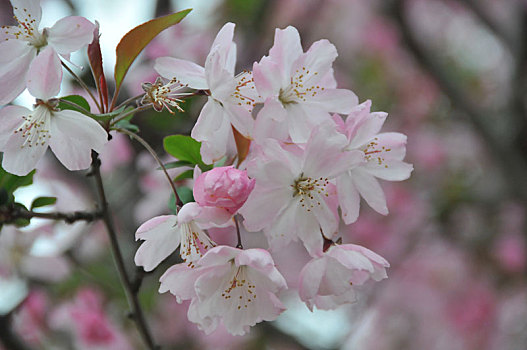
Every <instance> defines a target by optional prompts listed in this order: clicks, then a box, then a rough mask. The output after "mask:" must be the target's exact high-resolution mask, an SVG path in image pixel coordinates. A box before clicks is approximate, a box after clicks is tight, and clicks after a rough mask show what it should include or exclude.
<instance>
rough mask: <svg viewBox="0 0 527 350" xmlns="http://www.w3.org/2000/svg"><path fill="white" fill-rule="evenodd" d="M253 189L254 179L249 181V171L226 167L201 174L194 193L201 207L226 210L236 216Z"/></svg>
mask: <svg viewBox="0 0 527 350" xmlns="http://www.w3.org/2000/svg"><path fill="white" fill-rule="evenodd" d="M253 188H254V179H249V177H248V176H247V171H245V170H238V169H236V168H234V167H232V166H225V167H217V168H214V169H212V170H210V171H207V172H205V173H203V174H201V175H200V176H199V177H198V178H197V179H196V181H195V183H194V189H193V192H194V199H195V200H196V202H197V203H198V204H199V205H201V206H210V207H220V208H225V209H226V210H227V211H229V212H230V213H233V214H234V213H236V211H237V210H238V209H239V208H240V207H241V206H242V205H243V203H245V201H246V200H247V197H248V196H249V194H250V193H251V191H252V190H253Z"/></svg>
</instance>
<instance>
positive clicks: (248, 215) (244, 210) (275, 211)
mask: <svg viewBox="0 0 527 350" xmlns="http://www.w3.org/2000/svg"><path fill="white" fill-rule="evenodd" d="M290 201H291V194H290V193H289V192H288V191H280V190H275V191H273V190H271V191H267V190H265V189H259V187H258V184H256V187H255V188H254V190H253V191H252V192H251V194H250V195H249V198H247V201H246V202H245V204H244V205H243V206H242V207H241V208H240V209H239V210H238V212H239V213H240V214H242V215H243V217H244V219H245V220H244V222H243V224H244V226H245V227H246V228H247V230H248V231H251V232H256V231H260V230H262V229H263V228H266V227H268V226H270V225H272V224H273V220H274V219H275V218H276V217H277V216H278V215H279V214H280V212H281V211H282V210H283V209H284V208H285V207H286V206H287V205H288V204H289V202H290Z"/></svg>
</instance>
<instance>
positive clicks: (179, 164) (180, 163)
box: [157, 160, 194, 170]
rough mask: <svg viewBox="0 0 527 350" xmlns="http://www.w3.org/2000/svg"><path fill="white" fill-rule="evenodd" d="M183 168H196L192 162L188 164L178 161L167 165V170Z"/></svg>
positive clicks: (184, 161)
mask: <svg viewBox="0 0 527 350" xmlns="http://www.w3.org/2000/svg"><path fill="white" fill-rule="evenodd" d="M182 166H190V167H191V166H194V164H192V163H191V162H188V161H186V160H176V161H175V162H170V163H166V164H165V169H174V168H179V167H182ZM157 170H161V167H159V168H157Z"/></svg>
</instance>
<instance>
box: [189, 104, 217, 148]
mask: <svg viewBox="0 0 527 350" xmlns="http://www.w3.org/2000/svg"><path fill="white" fill-rule="evenodd" d="M223 113H224V111H223V108H222V107H221V105H220V104H219V103H218V102H216V101H214V99H212V98H211V97H209V99H208V101H207V103H206V104H205V106H203V108H202V109H201V112H200V114H199V117H198V120H197V121H196V124H195V125H194V128H193V129H192V132H191V136H192V138H193V139H195V140H197V141H208V140H211V139H212V138H214V137H217V136H218V134H217V132H218V130H219V129H220V127H221V125H222V122H223V118H224V115H223Z"/></svg>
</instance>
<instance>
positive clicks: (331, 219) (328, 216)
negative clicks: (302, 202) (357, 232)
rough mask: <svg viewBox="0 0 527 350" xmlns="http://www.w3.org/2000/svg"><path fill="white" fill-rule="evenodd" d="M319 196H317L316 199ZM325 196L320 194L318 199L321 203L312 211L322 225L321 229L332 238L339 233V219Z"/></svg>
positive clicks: (328, 237)
mask: <svg viewBox="0 0 527 350" xmlns="http://www.w3.org/2000/svg"><path fill="white" fill-rule="evenodd" d="M316 198H317V197H315V199H316ZM324 199H325V198H324V197H323V196H321V195H319V196H318V201H319V202H320V204H319V205H318V207H314V208H313V209H312V211H311V212H312V213H313V215H314V216H315V218H316V219H317V222H318V224H319V225H320V230H322V233H323V234H324V236H325V237H326V238H327V239H332V238H333V236H334V235H335V234H336V233H337V230H338V223H339V222H338V219H337V218H336V217H335V214H334V212H333V211H332V210H331V209H330V208H329V206H328V205H327V204H326V202H325V201H324Z"/></svg>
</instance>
